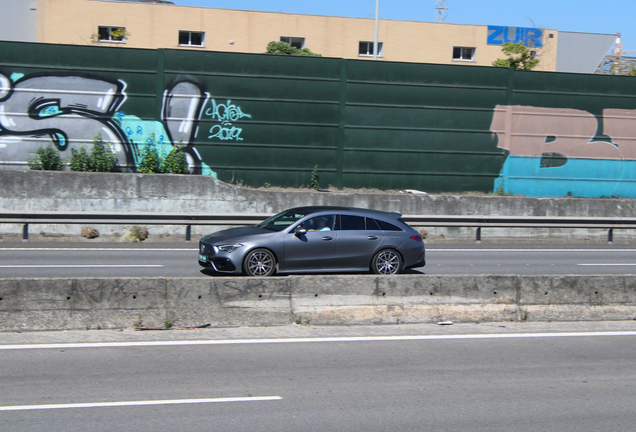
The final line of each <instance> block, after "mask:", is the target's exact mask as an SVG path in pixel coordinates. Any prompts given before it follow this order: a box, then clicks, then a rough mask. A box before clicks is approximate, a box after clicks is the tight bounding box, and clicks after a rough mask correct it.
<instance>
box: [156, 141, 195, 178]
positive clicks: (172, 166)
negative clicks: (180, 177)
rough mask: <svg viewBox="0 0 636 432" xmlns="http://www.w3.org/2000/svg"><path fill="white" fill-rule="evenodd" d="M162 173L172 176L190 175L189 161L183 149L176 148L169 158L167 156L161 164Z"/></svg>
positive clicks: (169, 154)
mask: <svg viewBox="0 0 636 432" xmlns="http://www.w3.org/2000/svg"><path fill="white" fill-rule="evenodd" d="M161 171H162V172H164V173H172V174H187V173H188V160H187V158H186V155H185V152H184V151H183V147H181V146H179V147H175V148H173V149H172V150H171V151H170V153H168V156H166V158H165V159H164V160H163V163H162V164H161Z"/></svg>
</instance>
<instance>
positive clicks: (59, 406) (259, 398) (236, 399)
mask: <svg viewBox="0 0 636 432" xmlns="http://www.w3.org/2000/svg"><path fill="white" fill-rule="evenodd" d="M282 399H283V398H282V397H280V396H253V397H234V398H213V399H173V400H147V401H129V402H95V403H73V404H50V405H15V406H10V405H9V406H0V411H30V410H50V409H75V408H110V407H128V406H144V405H183V404H204V403H219V402H261V401H274V400H282Z"/></svg>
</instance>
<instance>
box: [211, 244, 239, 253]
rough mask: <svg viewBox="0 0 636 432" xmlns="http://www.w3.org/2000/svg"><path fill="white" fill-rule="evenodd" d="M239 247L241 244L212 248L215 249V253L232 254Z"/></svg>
mask: <svg viewBox="0 0 636 432" xmlns="http://www.w3.org/2000/svg"><path fill="white" fill-rule="evenodd" d="M240 247H243V245H242V244H233V245H221V246H214V249H215V252H217V253H218V252H227V253H232V252H234V251H235V250H237V249H238V248H240Z"/></svg>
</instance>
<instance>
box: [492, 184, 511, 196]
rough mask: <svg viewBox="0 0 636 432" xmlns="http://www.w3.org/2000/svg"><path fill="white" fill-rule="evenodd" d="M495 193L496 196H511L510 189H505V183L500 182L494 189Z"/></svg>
mask: <svg viewBox="0 0 636 432" xmlns="http://www.w3.org/2000/svg"><path fill="white" fill-rule="evenodd" d="M495 195H497V196H512V191H510V190H509V191H506V185H505V184H504V183H503V182H501V183H499V186H497V189H496V190H495Z"/></svg>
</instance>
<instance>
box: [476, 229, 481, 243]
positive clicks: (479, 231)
mask: <svg viewBox="0 0 636 432" xmlns="http://www.w3.org/2000/svg"><path fill="white" fill-rule="evenodd" d="M475 243H477V244H480V243H481V227H477V235H476V238H475Z"/></svg>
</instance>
